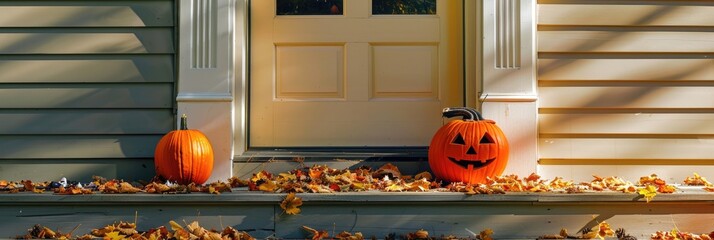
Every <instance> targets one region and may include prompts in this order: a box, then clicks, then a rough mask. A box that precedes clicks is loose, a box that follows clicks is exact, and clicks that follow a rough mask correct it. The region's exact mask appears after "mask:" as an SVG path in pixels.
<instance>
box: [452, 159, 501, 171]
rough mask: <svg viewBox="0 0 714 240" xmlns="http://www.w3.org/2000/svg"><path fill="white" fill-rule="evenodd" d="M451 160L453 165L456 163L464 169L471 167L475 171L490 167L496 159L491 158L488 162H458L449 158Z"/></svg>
mask: <svg viewBox="0 0 714 240" xmlns="http://www.w3.org/2000/svg"><path fill="white" fill-rule="evenodd" d="M449 160H451V162H452V163H455V164H456V165H459V166H461V167H462V168H464V169H469V165H472V166H473V169H479V168H482V167H485V166H488V165H489V164H491V163H492V162H493V161H494V160H496V158H491V159H487V160H486V161H479V160H475V161H473V160H456V158H453V157H449Z"/></svg>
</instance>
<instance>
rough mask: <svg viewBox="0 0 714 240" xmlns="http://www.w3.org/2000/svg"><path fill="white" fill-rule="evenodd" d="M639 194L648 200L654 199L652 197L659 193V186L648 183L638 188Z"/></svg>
mask: <svg viewBox="0 0 714 240" xmlns="http://www.w3.org/2000/svg"><path fill="white" fill-rule="evenodd" d="M637 194H640V195H641V196H643V197H644V198H645V200H647V202H650V201H652V198H654V197H655V196H656V195H657V187H655V186H654V185H647V187H644V188H640V189H637Z"/></svg>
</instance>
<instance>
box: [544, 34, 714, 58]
mask: <svg viewBox="0 0 714 240" xmlns="http://www.w3.org/2000/svg"><path fill="white" fill-rule="evenodd" d="M538 40H539V44H538V51H540V52H704V53H714V32H640V31H622V30H617V31H539V32H538Z"/></svg>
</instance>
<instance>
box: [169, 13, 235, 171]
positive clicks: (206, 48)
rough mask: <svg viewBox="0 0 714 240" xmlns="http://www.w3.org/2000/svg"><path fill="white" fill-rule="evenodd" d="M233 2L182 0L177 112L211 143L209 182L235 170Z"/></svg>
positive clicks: (190, 126)
mask: <svg viewBox="0 0 714 240" xmlns="http://www.w3.org/2000/svg"><path fill="white" fill-rule="evenodd" d="M235 1H236V0H180V1H179V40H178V46H179V49H178V54H179V55H178V56H179V57H178V67H179V71H178V94H177V96H176V101H177V104H178V115H179V116H181V115H182V114H186V115H187V116H188V127H189V128H190V129H198V130H200V131H202V132H203V133H204V134H206V136H207V137H208V138H209V140H210V141H211V144H212V145H213V150H214V154H215V162H214V167H213V174H212V175H211V178H210V179H209V180H208V181H209V182H213V181H216V180H223V181H225V180H226V179H228V178H230V177H231V175H232V161H233V127H234V126H233V116H234V115H233V106H234V104H233V101H234V92H233V86H234V78H235V67H234V66H235V53H234V49H235V36H234V26H235V21H234V19H235V12H236V4H235Z"/></svg>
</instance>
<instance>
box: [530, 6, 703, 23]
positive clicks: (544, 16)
mask: <svg viewBox="0 0 714 240" xmlns="http://www.w3.org/2000/svg"><path fill="white" fill-rule="evenodd" d="M541 2H545V1H541ZM581 2H582V1H581ZM679 2H681V3H680V4H677V1H669V2H668V3H667V4H657V1H638V4H632V5H625V4H541V5H539V6H538V7H539V9H538V13H539V14H538V24H540V25H580V26H592V25H604V26H714V14H711V13H712V12H714V6H687V5H686V3H683V2H684V1H679Z"/></svg>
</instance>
